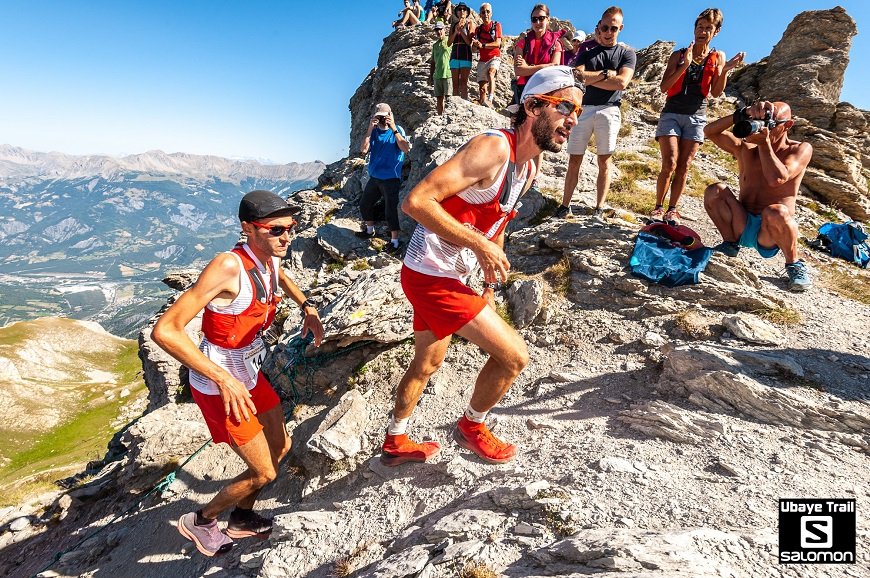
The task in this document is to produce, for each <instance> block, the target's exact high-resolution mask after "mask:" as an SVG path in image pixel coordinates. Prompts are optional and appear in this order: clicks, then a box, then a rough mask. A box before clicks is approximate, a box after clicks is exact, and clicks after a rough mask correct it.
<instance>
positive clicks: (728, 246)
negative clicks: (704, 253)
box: [713, 241, 740, 257]
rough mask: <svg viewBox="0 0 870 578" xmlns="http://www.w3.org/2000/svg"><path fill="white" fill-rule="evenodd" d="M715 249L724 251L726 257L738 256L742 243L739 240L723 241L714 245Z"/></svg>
mask: <svg viewBox="0 0 870 578" xmlns="http://www.w3.org/2000/svg"><path fill="white" fill-rule="evenodd" d="M713 250H714V251H718V252H720V253H722V254H723V255H725V256H726V257H736V256H737V253H739V252H740V245H739V244H738V243H737V241H722V242H721V243H719V244H718V245H716V246H715V247H713Z"/></svg>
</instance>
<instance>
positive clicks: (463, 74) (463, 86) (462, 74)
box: [459, 68, 471, 100]
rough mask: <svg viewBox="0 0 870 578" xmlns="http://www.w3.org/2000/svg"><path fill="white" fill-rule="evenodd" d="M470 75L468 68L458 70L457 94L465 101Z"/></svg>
mask: <svg viewBox="0 0 870 578" xmlns="http://www.w3.org/2000/svg"><path fill="white" fill-rule="evenodd" d="M470 73H471V69H470V68H460V69H459V82H460V86H459V92H460V96H462V98H464V99H465V100H468V75H469V74H470Z"/></svg>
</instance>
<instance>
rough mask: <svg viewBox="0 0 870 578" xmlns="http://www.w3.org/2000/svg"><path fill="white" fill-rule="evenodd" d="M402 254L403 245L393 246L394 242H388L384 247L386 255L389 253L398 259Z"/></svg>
mask: <svg viewBox="0 0 870 578" xmlns="http://www.w3.org/2000/svg"><path fill="white" fill-rule="evenodd" d="M401 252H402V243H399V244H398V246H396V245H393V243H392V242H388V243H387V244H386V245H385V246H384V253H388V254H390V255H395V256H397V257H398V256H399V254H400V253H401Z"/></svg>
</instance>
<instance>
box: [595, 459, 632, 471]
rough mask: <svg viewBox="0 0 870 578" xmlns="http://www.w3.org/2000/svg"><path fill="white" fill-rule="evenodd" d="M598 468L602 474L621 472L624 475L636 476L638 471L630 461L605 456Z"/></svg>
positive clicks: (598, 463) (599, 462) (599, 461)
mask: <svg viewBox="0 0 870 578" xmlns="http://www.w3.org/2000/svg"><path fill="white" fill-rule="evenodd" d="M596 467H597V468H598V471H600V472H619V473H623V474H636V473H638V470H637V469H635V467H634V466H633V465H632V463H631V462H630V461H628V460H627V459H625V458H620V457H616V456H605V457H603V458H601V459H600V460H598V462H597V463H596Z"/></svg>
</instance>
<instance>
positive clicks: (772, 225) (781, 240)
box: [758, 204, 799, 263]
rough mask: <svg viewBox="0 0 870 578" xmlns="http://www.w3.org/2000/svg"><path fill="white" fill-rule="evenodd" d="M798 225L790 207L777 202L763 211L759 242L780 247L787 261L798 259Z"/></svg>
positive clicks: (761, 244) (766, 245) (764, 245)
mask: <svg viewBox="0 0 870 578" xmlns="http://www.w3.org/2000/svg"><path fill="white" fill-rule="evenodd" d="M798 235H799V233H798V226H797V222H796V221H795V220H794V217H793V216H792V214H791V212H790V211H789V208H788V207H786V206H785V205H781V204H776V205H770V206H769V207H765V208H764V210H763V211H761V228H760V229H759V231H758V244H759V245H760V246H762V247H779V249H780V250H781V251H782V256H783V257H785V262H786V263H794V262H795V261H797V259H798V248H797V243H798Z"/></svg>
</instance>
